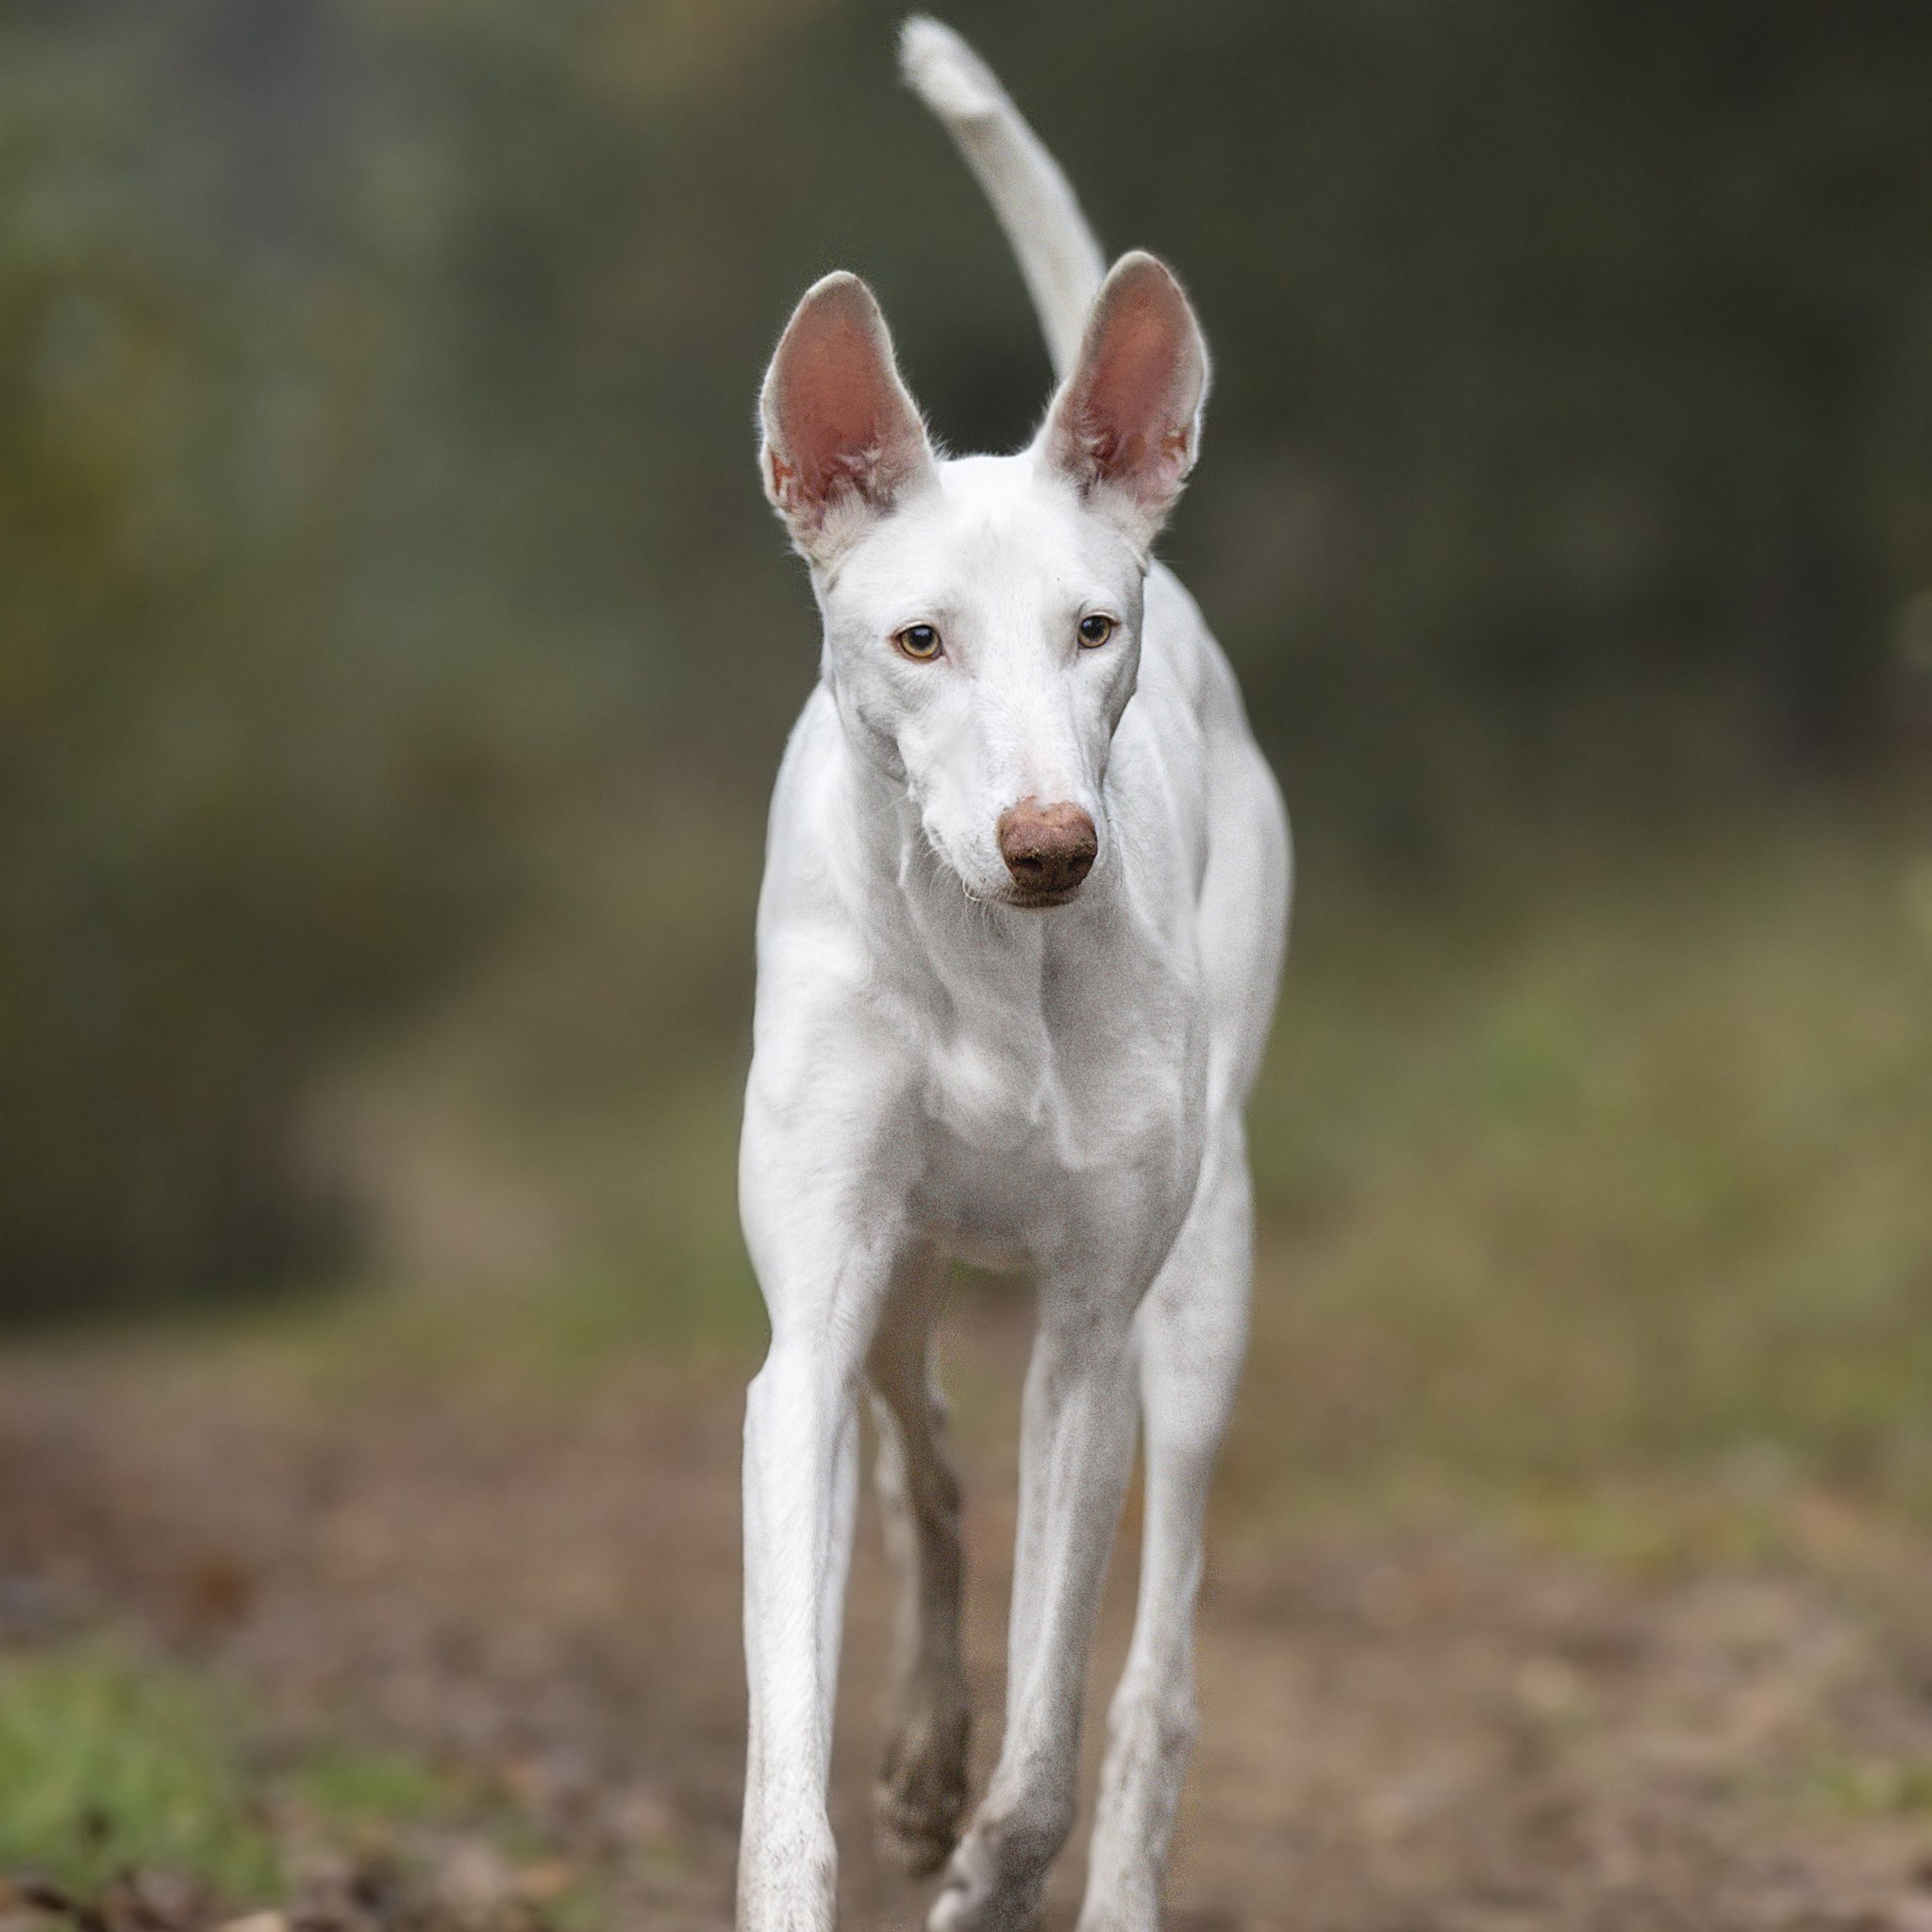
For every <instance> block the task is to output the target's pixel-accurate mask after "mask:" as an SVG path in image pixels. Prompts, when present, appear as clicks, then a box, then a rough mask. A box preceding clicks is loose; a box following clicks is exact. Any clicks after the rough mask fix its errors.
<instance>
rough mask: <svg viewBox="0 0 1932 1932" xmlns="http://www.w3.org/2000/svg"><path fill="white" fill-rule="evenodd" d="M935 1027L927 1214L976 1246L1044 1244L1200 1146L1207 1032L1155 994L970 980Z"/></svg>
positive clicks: (946, 1002)
mask: <svg viewBox="0 0 1932 1932" xmlns="http://www.w3.org/2000/svg"><path fill="white" fill-rule="evenodd" d="M924 1033H925V1038H924V1041H922V1046H923V1053H922V1056H921V1063H922V1066H923V1070H924V1072H923V1077H922V1079H921V1081H920V1093H919V1108H920V1112H921V1115H922V1124H923V1128H924V1133H923V1146H922V1156H923V1158H922V1161H921V1167H922V1171H923V1176H924V1177H923V1181H922V1186H921V1193H922V1196H923V1205H924V1208H925V1211H926V1212H927V1213H928V1215H929V1216H930V1218H931V1219H932V1221H933V1223H934V1224H936V1225H937V1226H939V1227H941V1229H942V1230H944V1231H946V1232H947V1233H949V1234H951V1235H952V1236H953V1237H954V1238H955V1239H957V1240H958V1241H961V1243H962V1244H964V1245H966V1246H967V1247H969V1248H985V1249H1000V1248H1005V1247H1010V1248H1012V1249H1014V1250H1016V1251H1026V1250H1029V1249H1032V1248H1034V1247H1035V1246H1037V1239H1036V1238H1037V1235H1038V1233H1039V1230H1040V1228H1041V1226H1042V1225H1050V1226H1052V1227H1054V1228H1057V1229H1058V1228H1060V1227H1063V1226H1064V1224H1065V1223H1066V1219H1067V1216H1068V1214H1069V1212H1070V1210H1071V1211H1075V1212H1077V1209H1078V1206H1079V1204H1080V1202H1081V1201H1082V1200H1083V1199H1084V1198H1086V1197H1087V1196H1090V1195H1091V1196H1093V1197H1095V1198H1099V1197H1101V1196H1103V1195H1111V1194H1113V1193H1115V1191H1116V1190H1117V1184H1118V1182H1119V1179H1120V1176H1122V1175H1123V1174H1129V1173H1135V1172H1141V1171H1145V1170H1147V1169H1148V1168H1149V1167H1150V1165H1154V1166H1158V1167H1159V1168H1161V1169H1163V1170H1167V1169H1169V1168H1171V1167H1172V1166H1173V1164H1174V1161H1173V1157H1174V1154H1175V1152H1176V1150H1178V1149H1180V1148H1183V1147H1185V1146H1186V1145H1188V1144H1189V1142H1190V1141H1191V1139H1192V1138H1194V1135H1195V1130H1196V1127H1197V1124H1198V1117H1199V1113H1200V1105H1201V1090H1202V1088H1203V1085H1204V1079H1203V1065H1204V1062H1203V1056H1202V1053H1201V1050H1200V1049H1201V1043H1202V1042H1201V1041H1200V1039H1199V1037H1198V1028H1196V1027H1194V1026H1193V1025H1191V1024H1190V1022H1189V1018H1188V1011H1187V1008H1186V1004H1185V1002H1184V1001H1182V1000H1180V999H1178V998H1175V997H1172V996H1170V997H1166V998H1162V997H1158V996H1156V995H1155V994H1154V991H1153V989H1152V988H1151V987H1149V986H1147V985H1140V986H1129V985H1122V984H1112V985H1109V984H1108V983H1106V982H1105V980H1104V978H1103V980H1102V982H1101V983H1098V984H1095V985H1092V986H1087V987H1083V986H1082V985H1080V984H1077V983H1074V982H1070V981H1069V980H1068V979H1067V978H1066V976H1065V975H1064V974H1055V973H1053V972H1052V971H1048V972H1046V973H1045V974H1043V975H1042V976H1041V978H1040V979H1038V980H1036V981H1034V982H1032V983H1030V984H1028V983H1024V982H1012V981H1008V982H1006V983H999V982H995V983H991V984H988V983H972V982H968V983H965V984H961V983H959V982H958V981H956V982H955V983H954V984H953V985H952V986H951V987H950V988H948V989H945V990H943V991H940V990H936V996H935V998H934V1001H933V1003H932V1005H931V1007H930V1008H928V1010H927V1011H926V1013H925V1014H924ZM1157 1149H1158V1150H1159V1152H1158V1158H1150V1150H1157ZM1150 1205H1151V1204H1150Z"/></svg>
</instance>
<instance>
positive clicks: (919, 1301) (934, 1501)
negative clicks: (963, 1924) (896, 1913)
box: [866, 1248, 968, 1875]
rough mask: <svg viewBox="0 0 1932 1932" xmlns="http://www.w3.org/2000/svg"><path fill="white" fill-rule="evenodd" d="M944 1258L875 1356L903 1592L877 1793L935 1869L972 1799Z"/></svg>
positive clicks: (921, 1260) (909, 1299) (897, 1310)
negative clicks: (935, 1341) (940, 1321)
mask: <svg viewBox="0 0 1932 1932" xmlns="http://www.w3.org/2000/svg"><path fill="white" fill-rule="evenodd" d="M945 1278H946V1261H945V1258H944V1257H942V1256H941V1255H939V1254H937V1253H935V1252H934V1251H933V1250H931V1249H930V1248H922V1249H920V1250H918V1251H916V1252H915V1253H914V1254H913V1255H911V1256H910V1257H908V1261H907V1263H906V1264H905V1266H904V1267H903V1268H902V1269H901V1271H900V1273H899V1276H898V1279H897V1280H896V1281H895V1283H894V1285H893V1291H892V1296H891V1301H890V1302H889V1303H888V1305H887V1307H886V1309H885V1312H884V1314H883V1316H882V1317H881V1319H880V1322H879V1329H878V1333H877V1335H876V1336H875V1337H874V1341H873V1346H872V1353H871V1355H870V1357H868V1358H867V1362H866V1373H867V1375H868V1377H869V1378H870V1380H871V1383H872V1406H873V1415H874V1420H875V1421H876V1423H877V1424H878V1434H879V1446H878V1469H877V1478H878V1493H879V1503H880V1506H881V1512H882V1514H883V1516H884V1519H885V1532H886V1549H887V1553H888V1555H889V1556H890V1557H891V1563H892V1568H893V1570H894V1572H895V1573H896V1575H897V1582H898V1590H899V1607H898V1622H897V1631H896V1641H895V1650H896V1656H895V1658H894V1665H893V1677H892V1687H891V1692H890V1693H889V1695H890V1701H889V1704H888V1707H887V1714H886V1725H887V1733H886V1750H885V1760H884V1763H883V1764H882V1766H881V1768H880V1771H879V1780H878V1785H877V1789H876V1792H875V1797H876V1802H877V1807H878V1839H879V1849H880V1851H881V1853H882V1854H883V1855H884V1856H885V1857H888V1858H889V1859H891V1861H892V1862H893V1863H894V1864H897V1865H899V1866H900V1867H901V1868H903V1869H904V1870H906V1871H908V1872H909V1873H912V1874H915V1875H917V1874H923V1873H926V1872H932V1871H936V1870H937V1869H938V1868H939V1866H940V1865H941V1863H943V1862H944V1859H945V1857H946V1854H947V1853H948V1852H950V1851H951V1850H952V1849H953V1846H954V1843H955V1842H956V1840H958V1826H959V1815H960V1813H961V1812H962V1811H963V1810H964V1809H965V1807H966V1734H967V1719H968V1712H967V1702H966V1679H965V1674H964V1671H963V1669H962V1668H961V1664H960V1658H959V1599H960V1591H961V1585H962V1580H963V1579H962V1571H963V1563H962V1555H961V1548H960V1541H959V1483H958V1477H957V1476H956V1475H955V1474H954V1471H953V1466H952V1463H951V1462H950V1460H949V1459H948V1458H947V1455H946V1447H945V1415H946V1409H945V1401H944V1398H943V1397H942V1396H941V1394H940V1392H939V1389H938V1386H937V1385H936V1383H935V1382H934V1380H933V1375H932V1369H931V1361H930V1353H931V1347H932V1329H933V1324H934V1321H935V1320H936V1319H937V1317H938V1314H939V1308H940V1302H941V1297H942V1294H943V1291H944V1287H945Z"/></svg>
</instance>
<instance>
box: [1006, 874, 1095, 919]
mask: <svg viewBox="0 0 1932 1932" xmlns="http://www.w3.org/2000/svg"><path fill="white" fill-rule="evenodd" d="M1085 883H1086V881H1085V880H1082V881H1081V884H1082V885H1084V884H1085ZM1079 896H1080V887H1079V886H1062V887H1061V888H1060V889H1059V891H1055V892H1041V891H1029V890H1028V889H1027V888H1026V887H1024V886H1008V888H1007V890H1006V891H1004V892H1002V893H1001V894H1000V898H999V903H1000V904H1001V905H1002V906H1014V907H1017V908H1019V909H1020V910H1021V911H1023V912H1050V911H1052V910H1053V908H1055V907H1056V906H1069V905H1071V904H1072V903H1073V902H1074V900H1075V899H1077V898H1078V897H1079Z"/></svg>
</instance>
